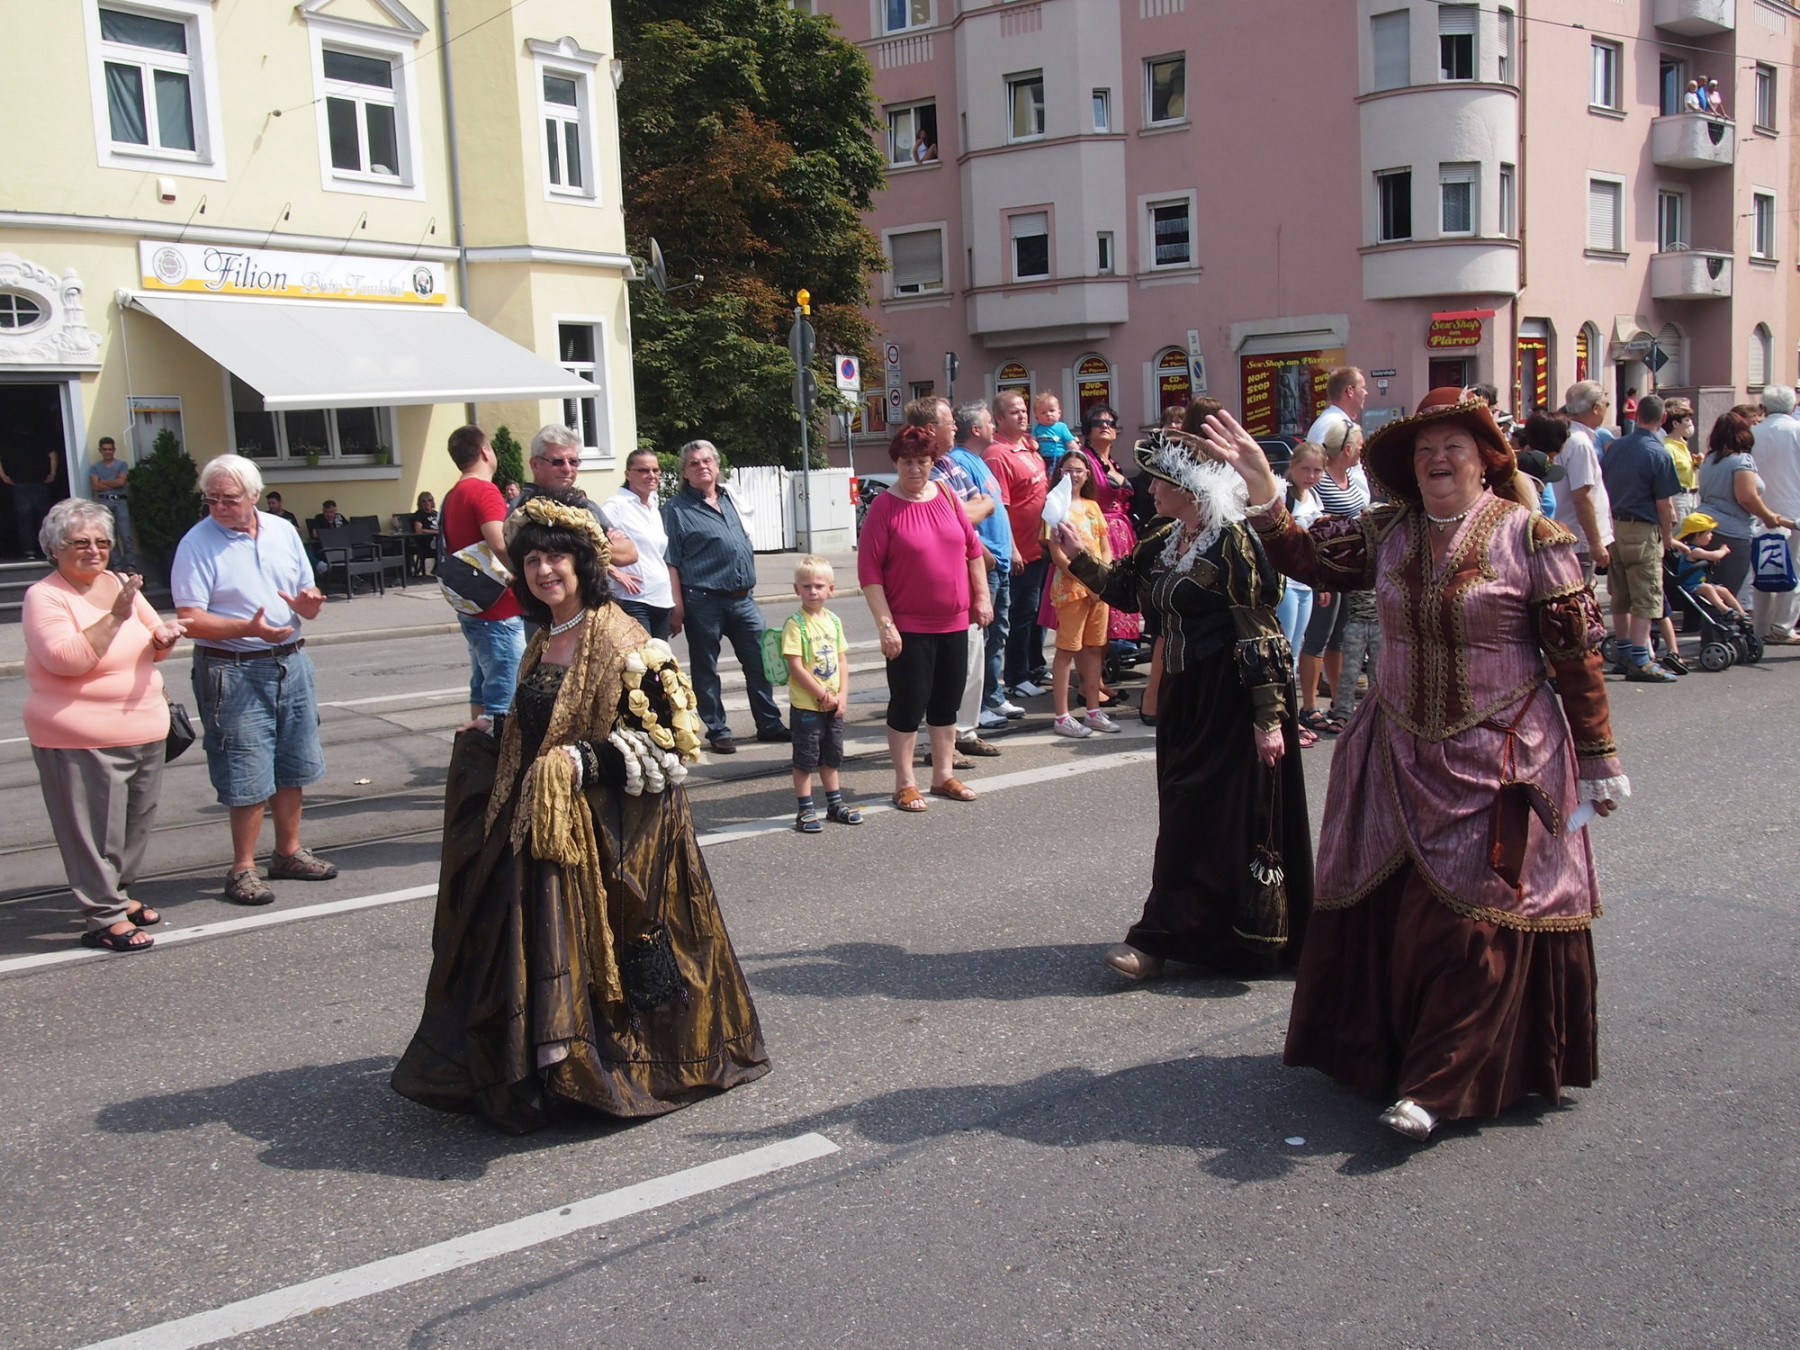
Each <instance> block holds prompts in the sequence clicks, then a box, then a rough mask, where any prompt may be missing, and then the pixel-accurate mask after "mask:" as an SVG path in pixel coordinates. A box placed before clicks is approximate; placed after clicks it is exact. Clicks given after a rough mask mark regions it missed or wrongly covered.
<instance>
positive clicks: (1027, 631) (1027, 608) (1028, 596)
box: [1006, 557, 1050, 685]
mask: <svg viewBox="0 0 1800 1350" xmlns="http://www.w3.org/2000/svg"><path fill="white" fill-rule="evenodd" d="M1049 566H1050V559H1049V558H1048V557H1040V558H1038V559H1036V560H1035V561H1033V562H1028V563H1026V564H1025V566H1024V567H1023V568H1021V569H1019V570H1017V571H1015V572H1014V573H1013V576H1012V586H1011V590H1012V601H1011V605H1010V606H1009V607H1010V609H1011V611H1012V613H1011V615H1010V616H1009V619H1008V628H1009V632H1008V633H1007V636H1006V682H1007V684H1009V685H1014V684H1023V683H1024V682H1025V681H1026V680H1028V679H1030V678H1031V676H1032V673H1033V672H1034V671H1037V670H1041V669H1043V665H1044V630H1043V629H1042V628H1040V627H1038V621H1037V616H1038V605H1039V604H1041V603H1042V602H1043V599H1044V574H1045V572H1046V570H1047V569H1048V568H1049Z"/></svg>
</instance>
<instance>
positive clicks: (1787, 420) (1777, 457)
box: [1750, 384, 1800, 647]
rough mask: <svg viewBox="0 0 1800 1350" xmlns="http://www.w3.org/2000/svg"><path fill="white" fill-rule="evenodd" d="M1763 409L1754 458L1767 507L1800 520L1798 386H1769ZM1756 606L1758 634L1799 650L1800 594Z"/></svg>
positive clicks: (1771, 595) (1773, 596) (1772, 595)
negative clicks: (1798, 617)
mask: <svg viewBox="0 0 1800 1350" xmlns="http://www.w3.org/2000/svg"><path fill="white" fill-rule="evenodd" d="M1762 405H1763V411H1764V412H1765V413H1766V414H1767V415H1766V416H1765V417H1764V418H1763V420H1762V421H1760V422H1758V423H1757V424H1756V429H1755V432H1754V435H1755V437H1756V444H1755V445H1754V446H1753V447H1752V448H1751V450H1750V454H1751V455H1752V456H1753V457H1754V458H1755V460H1756V471H1757V473H1759V474H1761V475H1762V480H1763V494H1762V495H1763V501H1764V502H1765V503H1767V504H1768V507H1769V509H1770V510H1771V511H1773V512H1775V514H1776V515H1777V516H1789V517H1793V518H1800V420H1796V419H1795V417H1794V390H1793V386H1791V385H1786V384H1771V385H1769V386H1768V387H1767V388H1765V389H1764V390H1763V391H1762ZM1792 542H1793V537H1792V533H1791V532H1790V534H1789V543H1790V544H1791V543H1792ZM1751 606H1752V609H1751V613H1752V615H1753V616H1754V619H1755V623H1756V631H1757V632H1759V633H1761V634H1762V635H1763V641H1764V642H1773V643H1776V644H1778V645H1780V646H1785V647H1791V646H1796V645H1800V635H1796V634H1795V632H1794V619H1795V616H1796V613H1800V592H1796V591H1778V592H1771V591H1757V592H1756V594H1755V598H1754V599H1753V600H1752V601H1751Z"/></svg>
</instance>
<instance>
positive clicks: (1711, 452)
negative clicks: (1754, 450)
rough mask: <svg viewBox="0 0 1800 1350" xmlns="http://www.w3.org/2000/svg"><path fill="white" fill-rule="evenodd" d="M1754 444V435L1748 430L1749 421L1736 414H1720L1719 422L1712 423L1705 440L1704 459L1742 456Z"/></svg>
mask: <svg viewBox="0 0 1800 1350" xmlns="http://www.w3.org/2000/svg"><path fill="white" fill-rule="evenodd" d="M1755 444H1756V433H1755V432H1754V431H1752V430H1751V429H1750V419H1749V418H1747V417H1744V416H1742V415H1740V414H1738V413H1734V412H1728V413H1720V414H1719V420H1718V421H1716V422H1714V423H1713V428H1712V433H1711V434H1710V435H1709V436H1707V438H1706V457H1707V458H1708V459H1712V460H1720V459H1724V458H1725V457H1726V456H1727V455H1736V454H1742V453H1744V452H1746V451H1748V450H1749V449H1750V447H1751V446H1753V445H1755Z"/></svg>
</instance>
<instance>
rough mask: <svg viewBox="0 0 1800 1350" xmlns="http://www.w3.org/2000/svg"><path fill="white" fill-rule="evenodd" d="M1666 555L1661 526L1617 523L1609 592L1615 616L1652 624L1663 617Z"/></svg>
mask: <svg viewBox="0 0 1800 1350" xmlns="http://www.w3.org/2000/svg"><path fill="white" fill-rule="evenodd" d="M1662 554H1663V550H1662V527H1661V526H1659V525H1647V524H1645V523H1644V522H1643V521H1640V520H1615V521H1613V545H1612V561H1611V562H1610V563H1609V564H1608V566H1607V569H1606V590H1607V594H1608V595H1610V596H1611V597H1612V612H1613V613H1614V614H1629V615H1630V616H1631V617H1632V618H1634V619H1650V620H1652V621H1654V620H1657V619H1660V618H1662V614H1663V587H1662V576H1663V574H1662Z"/></svg>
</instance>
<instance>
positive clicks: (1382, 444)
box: [1363, 386, 1519, 506]
mask: <svg viewBox="0 0 1800 1350" xmlns="http://www.w3.org/2000/svg"><path fill="white" fill-rule="evenodd" d="M1445 422H1448V423H1451V424H1452V425H1455V426H1460V427H1462V428H1464V429H1465V430H1467V431H1468V432H1469V434H1470V435H1472V436H1474V438H1475V444H1476V445H1477V446H1479V447H1480V449H1481V461H1482V465H1483V468H1482V474H1481V478H1482V481H1483V482H1484V483H1486V484H1487V485H1488V486H1489V487H1490V488H1493V489H1494V490H1495V491H1496V492H1503V491H1505V490H1506V489H1507V487H1508V485H1509V484H1510V483H1511V482H1512V478H1513V475H1514V474H1515V473H1517V472H1518V467H1519V465H1518V459H1517V457H1516V456H1515V454H1514V453H1513V448H1512V445H1511V444H1510V443H1509V442H1508V441H1507V439H1506V437H1505V436H1503V435H1501V433H1500V428H1499V427H1498V426H1497V425H1495V423H1494V415H1493V413H1492V412H1490V411H1489V410H1488V405H1487V404H1485V403H1483V402H1482V401H1481V400H1480V399H1478V398H1464V397H1463V391H1462V390H1461V389H1458V388H1455V387H1454V386H1447V387H1445V388H1443V389H1433V390H1432V391H1431V392H1430V393H1429V394H1427V395H1425V397H1424V398H1423V399H1421V400H1420V402H1419V407H1418V410H1417V411H1416V412H1414V413H1413V415H1412V416H1411V417H1403V418H1401V419H1400V420H1399V421H1398V422H1389V423H1388V424H1387V425H1386V426H1384V427H1382V428H1381V430H1379V431H1377V432H1376V433H1375V434H1374V435H1373V436H1371V437H1369V443H1368V445H1367V446H1366V447H1364V449H1363V463H1364V464H1365V465H1367V466H1368V470H1369V472H1370V473H1371V474H1373V475H1374V476H1375V478H1376V480H1377V481H1378V482H1379V483H1380V484H1381V486H1382V487H1383V488H1385V489H1386V490H1387V494H1388V496H1389V497H1391V498H1393V499H1394V500H1395V501H1400V502H1411V503H1412V504H1413V505H1414V506H1417V505H1419V503H1420V500H1421V498H1420V496H1419V475H1418V472H1417V471H1416V470H1415V469H1414V468H1413V444H1414V442H1416V441H1417V440H1418V438H1419V430H1420V428H1422V427H1427V426H1435V425H1437V424H1439V423H1445Z"/></svg>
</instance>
